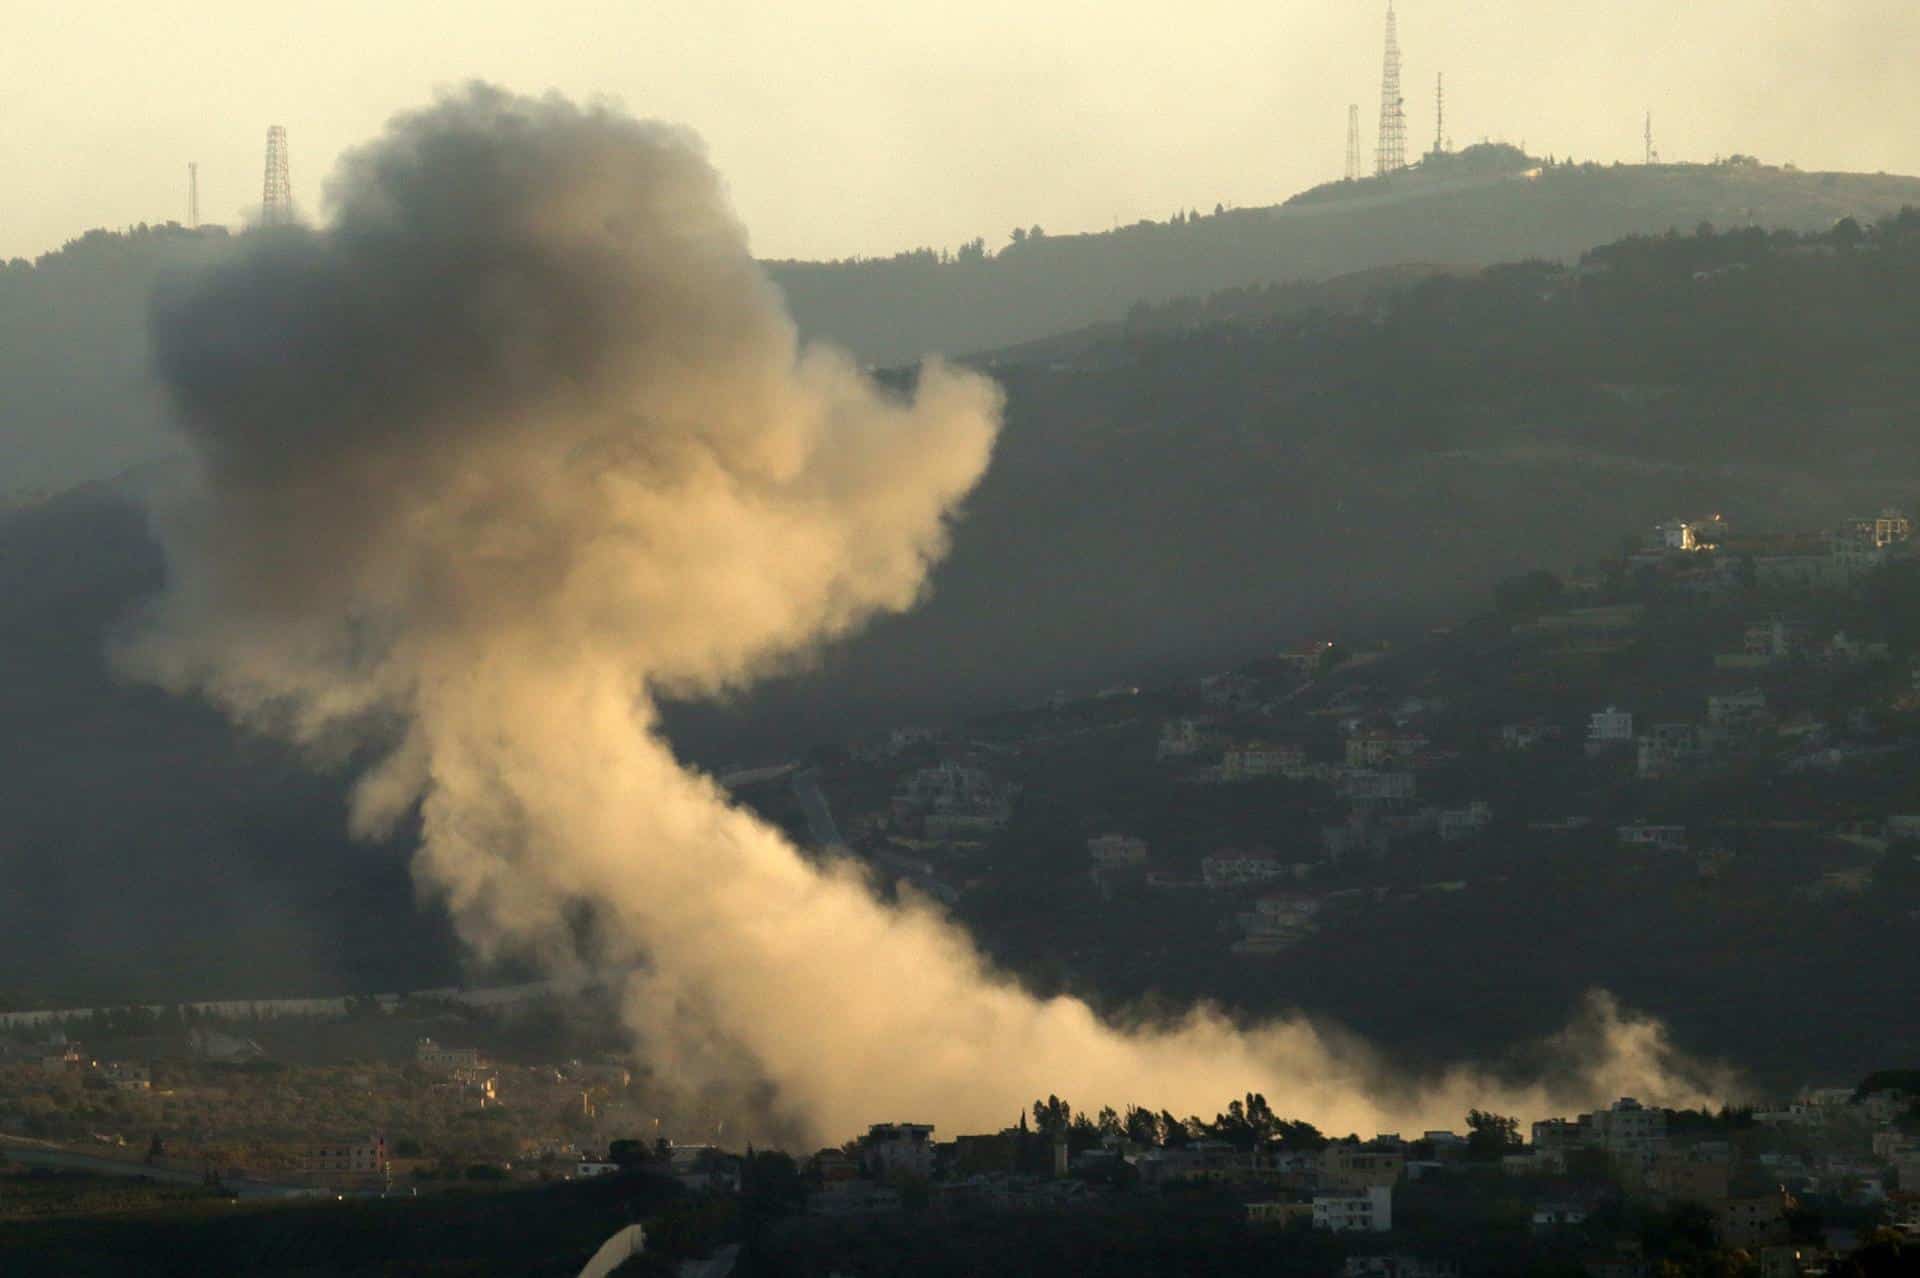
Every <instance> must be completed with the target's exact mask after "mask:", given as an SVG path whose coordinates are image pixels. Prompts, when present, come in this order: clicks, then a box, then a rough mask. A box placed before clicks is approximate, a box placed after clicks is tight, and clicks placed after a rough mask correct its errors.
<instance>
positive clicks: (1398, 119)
mask: <svg viewBox="0 0 1920 1278" xmlns="http://www.w3.org/2000/svg"><path fill="white" fill-rule="evenodd" d="M1406 167H1407V104H1406V100H1405V99H1403V98H1402V97H1401V96H1400V23H1399V21H1398V19H1396V18H1395V17H1394V14H1393V0H1387V56H1386V61H1385V64H1384V65H1383V66H1382V68H1381V71H1380V145H1379V147H1378V149H1376V150H1375V151H1374V153H1373V171H1374V172H1375V173H1376V174H1379V175H1380V176H1382V177H1384V176H1386V175H1387V174H1389V173H1397V172H1399V171H1400V170H1401V169H1404V168H1406Z"/></svg>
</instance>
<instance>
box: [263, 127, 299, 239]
mask: <svg viewBox="0 0 1920 1278" xmlns="http://www.w3.org/2000/svg"><path fill="white" fill-rule="evenodd" d="M292 224H293V180H292V179H291V178H289V177H288V176H287V130H286V127H285V126H284V125H279V124H276V125H274V126H272V127H271V128H269V129H268V130H267V177H266V181H265V183H264V184H262V186H261V190H260V225H262V226H290V225H292Z"/></svg>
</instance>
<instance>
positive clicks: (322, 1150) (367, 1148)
mask: <svg viewBox="0 0 1920 1278" xmlns="http://www.w3.org/2000/svg"><path fill="white" fill-rule="evenodd" d="M300 1170H302V1171H304V1172H307V1173H310V1174H313V1175H322V1176H332V1177H340V1176H369V1177H371V1176H385V1175H386V1174H387V1170H388V1164H387V1138H386V1137H385V1136H384V1135H382V1134H381V1133H379V1132H374V1133H373V1134H371V1135H370V1136H368V1137H367V1138H366V1139H365V1140H361V1141H331V1142H328V1143H326V1144H321V1145H315V1146H313V1147H311V1148H310V1149H308V1150H307V1151H306V1152H305V1154H303V1155H302V1156H301V1159H300Z"/></svg>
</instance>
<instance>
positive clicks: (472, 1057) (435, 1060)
mask: <svg viewBox="0 0 1920 1278" xmlns="http://www.w3.org/2000/svg"><path fill="white" fill-rule="evenodd" d="M413 1059H414V1063H415V1064H417V1065H420V1066H421V1067H422V1068H424V1069H479V1068H480V1049H479V1048H477V1047H448V1046H446V1045H445V1044H443V1043H436V1042H434V1041H433V1040H432V1039H430V1038H423V1039H421V1040H420V1041H419V1042H417V1043H415V1044H414V1045H413Z"/></svg>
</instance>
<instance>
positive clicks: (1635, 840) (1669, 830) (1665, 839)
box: [1614, 821, 1687, 852]
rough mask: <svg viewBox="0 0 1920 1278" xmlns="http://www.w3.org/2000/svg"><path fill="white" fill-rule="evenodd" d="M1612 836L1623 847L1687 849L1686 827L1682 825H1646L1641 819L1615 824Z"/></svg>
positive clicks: (1660, 850)
mask: <svg viewBox="0 0 1920 1278" xmlns="http://www.w3.org/2000/svg"><path fill="white" fill-rule="evenodd" d="M1614 837H1615V839H1617V840H1618V842H1619V844H1620V846H1621V847H1623V848H1644V849H1647V850H1649V851H1653V852H1685V851H1686V850H1687V827H1686V826H1684V825H1648V824H1647V823H1645V822H1644V821H1643V822H1638V823H1636V824H1633V825H1622V826H1616V827H1615V829H1614Z"/></svg>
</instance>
